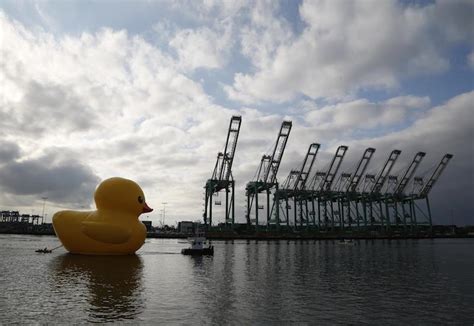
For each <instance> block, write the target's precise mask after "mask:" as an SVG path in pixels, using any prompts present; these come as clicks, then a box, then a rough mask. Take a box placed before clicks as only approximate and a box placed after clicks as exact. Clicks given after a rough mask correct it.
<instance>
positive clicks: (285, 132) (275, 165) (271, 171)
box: [263, 121, 292, 183]
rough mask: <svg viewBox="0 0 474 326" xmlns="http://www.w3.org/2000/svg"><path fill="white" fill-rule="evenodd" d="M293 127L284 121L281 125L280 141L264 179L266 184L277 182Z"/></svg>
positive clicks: (290, 123)
mask: <svg viewBox="0 0 474 326" xmlns="http://www.w3.org/2000/svg"><path fill="white" fill-rule="evenodd" d="M291 126H292V122H291V121H283V123H282V124H281V127H280V132H279V134H278V139H277V142H276V144H275V148H274V149H273V153H272V156H271V159H270V164H268V166H267V168H266V170H265V174H264V178H263V182H265V183H275V182H276V176H277V173H278V169H279V168H280V162H281V159H282V157H283V153H284V152H285V147H286V142H287V141H288V137H289V135H290V131H291Z"/></svg>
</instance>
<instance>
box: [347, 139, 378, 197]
mask: <svg viewBox="0 0 474 326" xmlns="http://www.w3.org/2000/svg"><path fill="white" fill-rule="evenodd" d="M374 152H375V148H371V147H369V148H367V149H366V150H365V152H364V154H363V155H362V158H361V159H360V161H359V164H357V168H356V171H355V172H354V174H353V175H352V177H351V179H350V181H349V186H348V187H347V189H346V192H355V191H356V189H357V186H358V185H359V183H360V180H361V179H362V175H363V174H364V173H365V170H366V169H367V166H368V165H369V162H370V160H371V159H372V156H373V155H374Z"/></svg>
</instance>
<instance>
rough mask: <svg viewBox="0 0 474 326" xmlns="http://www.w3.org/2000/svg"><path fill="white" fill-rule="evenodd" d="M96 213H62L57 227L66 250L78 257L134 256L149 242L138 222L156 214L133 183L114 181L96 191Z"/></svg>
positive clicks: (57, 221)
mask: <svg viewBox="0 0 474 326" xmlns="http://www.w3.org/2000/svg"><path fill="white" fill-rule="evenodd" d="M94 200H95V203H96V206H97V210H96V211H92V212H78V211H60V212H57V213H55V214H54V216H53V227H54V231H55V232H56V235H57V237H58V238H59V240H60V241H61V243H62V244H63V245H64V247H65V248H66V249H67V250H68V251H69V252H71V253H74V254H86V255H127V254H133V253H134V252H135V251H137V250H138V249H140V247H141V246H142V245H143V243H144V242H145V238H146V227H145V225H144V224H143V223H141V222H140V221H139V220H138V216H139V215H140V214H142V213H147V212H151V211H153V209H151V208H150V207H148V205H147V204H146V202H145V195H144V194H143V190H142V189H141V188H140V186H139V185H138V184H137V183H135V182H134V181H132V180H128V179H124V178H118V177H115V178H110V179H107V180H104V181H103V182H102V183H101V184H100V185H99V186H98V187H97V189H96V191H95V194H94Z"/></svg>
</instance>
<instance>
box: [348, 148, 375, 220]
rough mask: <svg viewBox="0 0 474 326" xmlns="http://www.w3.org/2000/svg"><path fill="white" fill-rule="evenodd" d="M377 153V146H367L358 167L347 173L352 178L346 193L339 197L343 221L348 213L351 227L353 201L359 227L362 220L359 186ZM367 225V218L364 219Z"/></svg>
mask: <svg viewBox="0 0 474 326" xmlns="http://www.w3.org/2000/svg"><path fill="white" fill-rule="evenodd" d="M374 153H375V148H372V147H369V148H366V149H365V151H364V153H363V154H362V158H361V159H360V161H359V162H358V163H357V167H356V170H355V172H354V173H352V174H349V175H347V176H346V177H347V178H350V179H349V181H348V184H347V187H346V188H345V189H344V188H343V191H345V193H343V194H341V196H340V197H339V199H340V211H341V215H342V216H343V223H345V221H346V218H345V217H346V215H347V221H348V224H349V227H351V224H352V220H353V218H352V215H353V214H352V209H351V203H353V204H352V206H354V209H355V215H356V223H357V227H359V226H360V225H359V220H360V218H361V217H360V215H359V201H360V194H359V193H357V188H358V187H359V184H360V182H361V180H362V176H363V175H364V173H365V171H366V170H367V167H368V166H369V163H370V161H371V159H372V157H373V155H374ZM364 222H365V225H367V220H366V219H365V220H364Z"/></svg>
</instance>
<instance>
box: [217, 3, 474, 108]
mask: <svg viewBox="0 0 474 326" xmlns="http://www.w3.org/2000/svg"><path fill="white" fill-rule="evenodd" d="M464 7H467V8H464ZM470 8H471V12H472V3H470V4H469V3H468V2H464V3H461V2H442V3H441V4H434V5H430V6H426V7H414V6H407V7H404V6H402V5H401V4H400V3H399V2H396V1H382V2H380V1H357V2H347V1H304V2H303V3H302V4H301V6H300V11H299V12H300V16H301V19H302V20H303V21H304V23H305V24H306V27H305V28H304V30H303V32H302V33H301V34H300V35H298V36H296V37H292V38H283V40H281V39H275V40H269V41H268V42H265V35H266V34H265V33H264V32H261V33H259V35H254V36H253V40H254V43H253V44H254V45H253V47H254V48H252V52H254V53H257V55H254V56H252V57H253V58H255V59H253V60H252V63H253V64H254V66H255V72H252V73H237V74H236V75H235V76H234V83H233V85H232V86H227V87H226V88H225V90H226V92H227V94H228V95H229V97H230V98H231V99H234V100H239V101H242V102H244V103H253V102H257V103H258V102H260V101H277V102H284V101H289V100H291V99H293V98H295V96H297V95H299V94H303V95H306V96H309V97H311V98H341V97H344V96H346V95H347V94H348V93H357V92H358V91H360V90H362V89H367V88H369V89H374V88H375V89H378V88H383V89H393V88H396V87H398V85H399V82H400V79H402V78H406V77H409V76H413V75H420V74H422V75H423V74H433V73H440V72H444V71H446V70H447V69H448V68H449V60H448V58H447V57H445V48H446V46H447V45H446V42H456V41H458V42H459V41H470V40H472V38H469V37H471V33H469V32H468V33H466V32H463V33H456V31H458V30H459V28H460V26H462V24H461V22H460V21H458V20H457V19H456V18H455V17H457V16H461V17H465V16H466V11H467V12H469V10H470ZM462 9H464V10H462ZM446 11H449V12H450V13H452V15H454V17H453V16H452V15H447V14H445V13H446ZM268 19H269V20H270V19H271V20H273V21H275V22H278V21H281V18H279V17H271V18H268ZM464 20H465V19H464ZM471 21H472V20H471ZM275 24H277V23H274V24H273V25H275ZM469 25H472V22H471V23H469ZM281 26H284V25H281ZM268 29H269V31H270V33H272V28H271V27H268ZM283 29H284V30H285V28H283ZM282 34H283V35H289V34H288V32H287V33H285V32H283V33H282ZM453 35H455V36H456V37H454V36H453ZM260 36H261V37H260ZM259 37H260V38H259ZM247 39H248V35H247V34H246V32H245V30H244V31H243V33H242V45H243V53H244V54H247V53H248V50H247V45H246V44H247ZM258 39H263V42H255V41H256V40H258ZM268 49H270V50H268Z"/></svg>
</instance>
